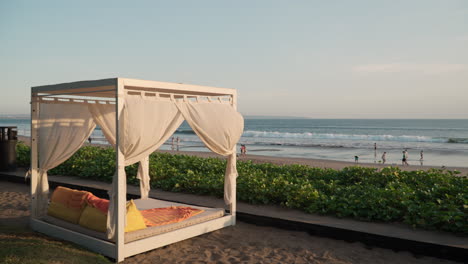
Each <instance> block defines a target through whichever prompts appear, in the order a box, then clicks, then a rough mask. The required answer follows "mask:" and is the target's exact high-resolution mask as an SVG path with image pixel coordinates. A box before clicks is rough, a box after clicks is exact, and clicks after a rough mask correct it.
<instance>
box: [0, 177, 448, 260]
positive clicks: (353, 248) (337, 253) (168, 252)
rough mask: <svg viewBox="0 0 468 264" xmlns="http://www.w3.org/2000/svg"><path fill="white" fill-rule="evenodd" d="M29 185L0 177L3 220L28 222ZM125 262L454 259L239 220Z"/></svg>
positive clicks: (0, 217) (22, 224)
mask: <svg viewBox="0 0 468 264" xmlns="http://www.w3.org/2000/svg"><path fill="white" fill-rule="evenodd" d="M28 192H29V188H28V186H27V185H25V184H18V183H10V182H5V181H2V182H0V225H9V226H19V227H27V225H28V217H29V202H30V198H29V193H28ZM123 263H129V264H130V263H187V264H188V263H318V264H319V263H337V264H344V263H363V264H375V263H416V264H417V263H421V264H423V263H424V264H427V263H456V262H452V261H448V260H442V259H437V258H431V257H424V256H414V255H413V254H411V253H409V252H394V251H392V250H388V249H382V248H371V247H368V246H365V245H363V244H361V243H348V242H345V241H340V240H333V239H328V238H322V237H315V236H311V235H309V234H307V233H305V232H295V231H287V230H282V229H278V228H272V227H260V226H255V225H251V224H246V223H242V222H238V224H237V225H236V226H234V227H229V228H225V229H222V230H219V231H215V232H212V233H209V234H204V235H202V236H199V237H195V238H192V239H188V240H185V241H182V242H179V243H175V244H172V245H169V246H166V247H163V248H160V249H156V250H152V251H149V252H146V253H143V254H139V255H136V256H133V257H131V258H128V259H126V260H125V261H124V262H123Z"/></svg>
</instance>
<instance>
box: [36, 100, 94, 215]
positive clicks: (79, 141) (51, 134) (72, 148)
mask: <svg viewBox="0 0 468 264" xmlns="http://www.w3.org/2000/svg"><path fill="white" fill-rule="evenodd" d="M95 127H96V124H95V123H94V122H93V119H92V117H91V115H90V113H89V111H88V109H87V107H86V105H81V104H57V103H53V104H45V103H42V104H40V107H39V120H38V137H39V141H38V142H39V144H38V148H39V173H38V188H37V190H36V193H37V199H36V206H35V208H36V211H35V212H32V213H33V214H34V215H36V216H38V217H41V216H43V215H45V214H46V212H47V201H48V195H49V183H48V179H47V178H48V177H47V171H48V170H50V169H53V168H54V167H56V166H58V165H60V164H61V163H62V162H64V161H65V160H67V159H68V158H70V157H71V156H72V155H73V154H74V153H75V152H76V151H77V150H78V149H79V148H80V147H81V146H82V145H83V143H84V142H85V141H86V139H87V138H88V137H89V136H90V135H91V132H92V131H93V130H94V128H95Z"/></svg>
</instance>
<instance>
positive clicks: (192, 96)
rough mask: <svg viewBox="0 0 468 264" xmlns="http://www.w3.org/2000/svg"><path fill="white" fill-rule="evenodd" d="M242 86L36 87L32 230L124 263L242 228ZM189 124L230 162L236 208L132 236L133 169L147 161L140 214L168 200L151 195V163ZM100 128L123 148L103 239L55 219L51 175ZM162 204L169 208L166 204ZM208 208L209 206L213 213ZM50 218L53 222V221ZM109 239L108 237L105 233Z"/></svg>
mask: <svg viewBox="0 0 468 264" xmlns="http://www.w3.org/2000/svg"><path fill="white" fill-rule="evenodd" d="M236 105H237V93H236V90H234V89H226V88H214V87H205V86H196V85H186V84H177V83H165V82H155V81H144V80H135V79H126V78H111V79H103V80H94V81H80V82H72V83H63V84H55V85H45V86H38V87H33V88H32V90H31V201H32V202H31V227H32V229H34V230H36V231H39V232H42V233H45V234H48V235H51V236H54V237H58V238H62V239H65V240H69V241H72V242H75V243H77V244H80V245H82V246H84V247H87V248H89V249H91V250H93V251H96V252H98V253H101V254H103V255H106V256H109V257H112V258H114V259H116V261H117V262H120V261H122V260H123V259H124V258H126V257H129V256H132V255H136V254H139V253H142V252H145V251H148V250H151V249H154V248H158V247H161V246H164V245H168V244H171V243H174V242H178V241H181V240H184V239H187V238H190V237H194V236H197V235H200V234H204V233H207V232H211V231H214V230H217V229H220V228H223V227H227V226H230V225H235V214H236V177H237V169H236V144H237V141H238V140H239V138H240V136H241V134H242V131H243V125H244V123H243V118H242V116H241V115H240V114H239V113H238V112H237V110H236ZM183 120H186V121H187V123H188V124H189V125H190V126H191V127H192V129H193V130H194V132H195V133H196V134H197V135H198V136H199V137H200V139H201V140H202V141H203V142H204V143H205V145H206V146H207V147H208V148H209V149H210V150H212V151H214V152H216V153H218V154H220V155H223V156H226V157H227V168H226V173H225V183H224V200H225V203H226V206H227V209H228V211H227V212H225V211H224V210H222V211H221V213H220V210H219V209H218V210H216V209H209V210H207V212H210V215H209V216H207V217H206V218H203V219H201V218H202V217H198V218H196V219H195V220H194V221H192V222H191V223H185V224H181V225H173V226H172V227H168V228H163V229H162V230H161V228H160V229H153V231H152V233H151V232H150V233H148V232H146V233H144V232H142V231H134V232H139V233H134V234H130V233H125V232H124V230H125V213H126V212H125V211H126V175H125V170H124V169H125V166H127V165H131V164H134V163H137V162H139V169H138V175H137V177H138V179H140V191H141V199H139V200H137V201H135V203H136V204H137V206H139V208H138V209H140V210H142V209H148V208H150V207H151V206H152V205H153V204H158V203H161V202H159V201H155V200H154V199H151V198H148V193H149V188H150V187H149V186H150V183H149V180H150V179H149V168H148V166H149V159H148V156H149V155H150V154H151V153H152V152H154V151H155V150H157V149H158V148H159V147H160V146H161V145H162V144H163V143H164V142H165V141H166V140H167V139H168V138H169V137H170V136H171V135H172V134H173V133H174V132H175V131H176V129H177V128H178V127H179V125H180V124H181V123H182V122H183ZM96 125H98V126H100V127H101V130H102V131H103V134H104V135H105V137H106V139H107V140H108V141H109V143H110V144H111V145H113V146H114V147H115V149H116V150H117V151H116V164H117V166H116V172H115V175H114V177H113V183H112V188H111V190H110V191H109V197H110V204H109V211H108V217H107V219H108V222H107V234H102V237H99V236H97V235H93V234H92V233H86V232H80V229H79V228H78V229H76V228H73V227H68V226H67V225H66V224H60V223H59V222H60V221H56V222H55V221H48V220H47V218H48V216H47V215H46V212H47V203H48V195H49V186H48V181H47V170H49V169H52V168H54V167H56V166H58V165H59V164H60V163H62V162H64V161H65V160H67V159H68V158H69V157H71V156H72V155H73V153H75V152H76V151H77V150H78V149H79V148H80V147H81V146H82V145H83V143H84V142H85V141H86V139H87V138H88V137H89V136H90V134H91V132H92V131H93V130H94V128H95V127H96ZM161 204H164V203H163V202H162V203H161ZM207 209H208V208H207ZM49 218H50V217H49ZM104 235H106V236H104Z"/></svg>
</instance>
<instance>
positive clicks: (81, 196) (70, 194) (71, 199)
mask: <svg viewBox="0 0 468 264" xmlns="http://www.w3.org/2000/svg"><path fill="white" fill-rule="evenodd" d="M88 193H89V192H87V191H78V190H72V189H70V188H66V187H62V186H59V187H57V188H55V190H54V193H53V194H52V197H51V198H50V201H51V202H54V203H61V204H63V205H65V206H67V207H69V208H75V209H80V210H81V209H82V208H83V206H84V201H85V198H86V196H87V195H88Z"/></svg>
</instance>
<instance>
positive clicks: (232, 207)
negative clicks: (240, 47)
mask: <svg viewBox="0 0 468 264" xmlns="http://www.w3.org/2000/svg"><path fill="white" fill-rule="evenodd" d="M232 108H234V110H236V111H237V91H236V92H234V93H233V94H232ZM233 153H234V154H233V155H234V162H235V163H237V155H236V154H237V145H234V150H233ZM236 166H237V164H236ZM232 188H233V190H232V194H231V195H232V196H231V197H232V203H231V205H230V208H229V211H230V212H231V215H232V225H236V209H237V208H236V207H237V179H236V178H234V184H233V186H232Z"/></svg>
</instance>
